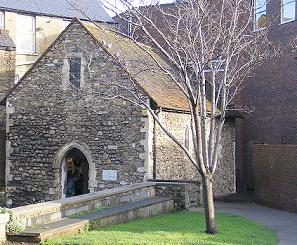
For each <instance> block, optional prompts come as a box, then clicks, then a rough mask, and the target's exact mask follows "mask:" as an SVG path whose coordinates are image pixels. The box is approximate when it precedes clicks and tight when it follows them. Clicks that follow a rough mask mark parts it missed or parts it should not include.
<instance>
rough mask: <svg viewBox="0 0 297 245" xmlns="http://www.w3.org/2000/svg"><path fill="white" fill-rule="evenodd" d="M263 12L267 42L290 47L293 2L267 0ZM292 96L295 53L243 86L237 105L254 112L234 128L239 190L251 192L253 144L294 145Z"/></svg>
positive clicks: (296, 87)
mask: <svg viewBox="0 0 297 245" xmlns="http://www.w3.org/2000/svg"><path fill="white" fill-rule="evenodd" d="M263 9H264V8H262V10H263ZM265 9H266V10H264V12H262V13H261V14H262V15H263V14H266V16H267V18H268V20H272V22H271V27H270V33H269V36H270V40H271V41H272V42H275V43H278V44H279V45H280V46H281V47H282V48H285V47H288V46H290V45H289V43H290V42H291V41H292V40H293V39H294V38H295V37H296V35H297V22H296V20H295V16H296V1H295V0H293V1H292V0H290V1H289V0H271V1H269V3H267V5H266V8H265ZM256 11H257V10H256ZM296 95H297V54H296V53H286V54H283V55H281V56H279V57H277V58H274V59H273V60H269V61H267V62H266V63H265V64H264V65H262V66H261V67H260V68H259V69H258V70H257V72H256V73H255V75H254V76H252V77H251V78H250V79H248V80H247V82H246V83H244V87H243V88H242V91H241V94H240V97H239V103H240V104H241V105H248V106H250V107H251V108H254V110H253V112H252V113H249V114H248V115H247V116H246V118H245V120H240V121H238V122H237V127H236V129H237V142H238V144H237V145H238V148H237V171H238V175H237V177H238V181H237V183H238V188H239V190H242V191H244V190H247V189H251V190H253V189H254V174H253V164H252V155H253V151H252V148H253V145H255V144H297V135H296V129H297V100H296Z"/></svg>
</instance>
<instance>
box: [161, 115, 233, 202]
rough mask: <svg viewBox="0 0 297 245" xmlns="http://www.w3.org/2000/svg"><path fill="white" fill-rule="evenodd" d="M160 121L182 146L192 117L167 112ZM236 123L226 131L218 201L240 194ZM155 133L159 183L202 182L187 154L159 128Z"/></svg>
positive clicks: (229, 123) (229, 122)
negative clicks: (178, 181) (236, 157)
mask: <svg viewBox="0 0 297 245" xmlns="http://www.w3.org/2000/svg"><path fill="white" fill-rule="evenodd" d="M159 118H160V120H161V121H162V122H163V123H164V125H165V127H166V128H167V129H168V130H169V131H170V132H172V133H173V135H174V136H175V137H176V138H177V139H178V140H179V141H180V142H185V137H186V134H185V131H186V128H187V127H188V128H189V127H190V115H188V114H182V113H172V112H164V111H163V112H161V113H160V115H159ZM234 123H235V122H234V119H227V120H226V123H225V126H224V129H223V134H222V150H221V158H220V161H219V163H218V168H217V171H216V173H215V175H214V195H215V197H221V196H226V195H229V194H233V193H235V192H236V186H235V178H236V175H235V158H234V157H235V156H234V154H235V152H234V147H235V125H234ZM155 132H156V133H155V137H156V138H155V148H156V178H157V179H159V180H183V181H187V180H189V181H200V176H199V173H198V172H197V171H196V170H195V168H194V166H193V165H192V163H191V162H190V161H189V160H188V158H187V156H186V154H185V153H184V152H183V151H182V150H181V149H180V148H179V147H178V146H177V145H176V144H175V143H174V142H173V141H172V140H171V139H170V138H169V137H168V136H167V135H166V134H165V133H164V132H163V131H162V129H161V128H160V127H159V126H157V127H156V131H155ZM190 138H191V137H190ZM189 150H190V151H193V144H192V142H189Z"/></svg>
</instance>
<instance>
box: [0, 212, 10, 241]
mask: <svg viewBox="0 0 297 245" xmlns="http://www.w3.org/2000/svg"><path fill="white" fill-rule="evenodd" d="M8 222H9V214H0V243H1V242H2V241H5V240H6V224H7V223H8Z"/></svg>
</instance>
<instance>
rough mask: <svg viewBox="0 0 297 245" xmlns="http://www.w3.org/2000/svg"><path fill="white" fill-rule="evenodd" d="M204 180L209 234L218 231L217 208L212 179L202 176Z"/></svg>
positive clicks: (204, 199)
mask: <svg viewBox="0 0 297 245" xmlns="http://www.w3.org/2000/svg"><path fill="white" fill-rule="evenodd" d="M202 181H203V202H204V209H205V221H206V230H205V232H206V233H208V234H215V233H217V229H216V219H215V210H214V203H213V192H212V179H211V178H210V177H208V176H207V177H205V178H202Z"/></svg>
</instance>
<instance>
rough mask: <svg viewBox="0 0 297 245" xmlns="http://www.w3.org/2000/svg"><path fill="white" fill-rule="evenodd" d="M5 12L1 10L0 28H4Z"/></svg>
mask: <svg viewBox="0 0 297 245" xmlns="http://www.w3.org/2000/svg"><path fill="white" fill-rule="evenodd" d="M4 28H5V26H4V12H1V11H0V30H2V29H4Z"/></svg>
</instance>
